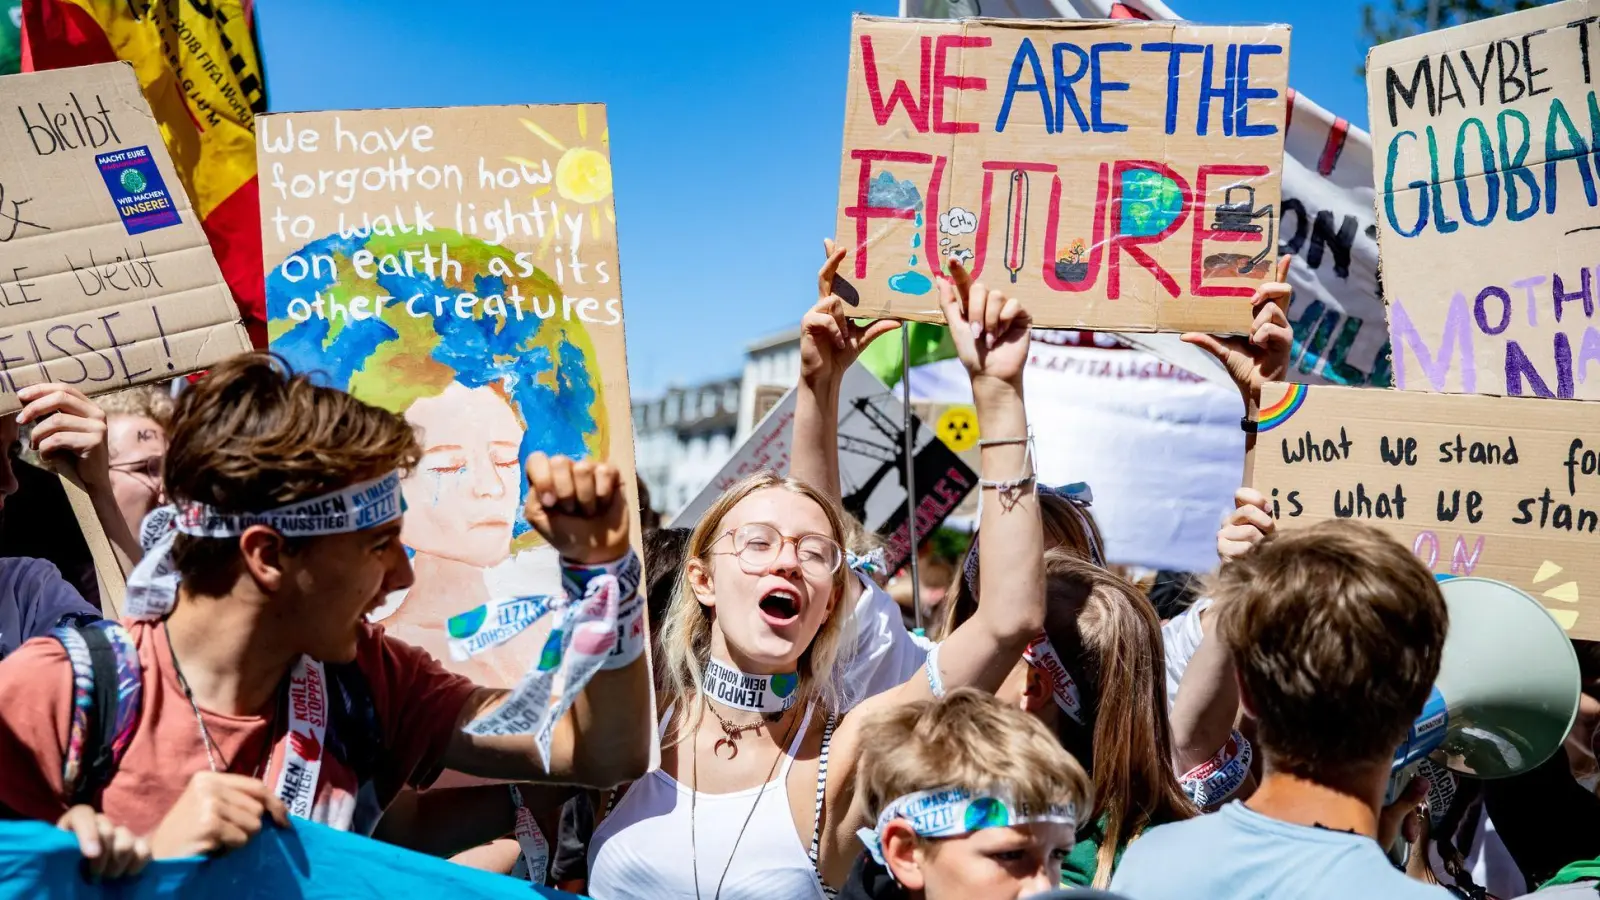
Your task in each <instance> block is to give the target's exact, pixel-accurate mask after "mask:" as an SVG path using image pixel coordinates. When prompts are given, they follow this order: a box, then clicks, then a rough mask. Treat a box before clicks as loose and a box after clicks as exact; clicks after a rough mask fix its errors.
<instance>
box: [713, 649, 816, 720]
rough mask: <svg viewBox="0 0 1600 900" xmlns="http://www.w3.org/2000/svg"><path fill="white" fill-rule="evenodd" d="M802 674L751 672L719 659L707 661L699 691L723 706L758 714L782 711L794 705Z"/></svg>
mask: <svg viewBox="0 0 1600 900" xmlns="http://www.w3.org/2000/svg"><path fill="white" fill-rule="evenodd" d="M799 686H800V675H799V674H798V673H795V672H788V673H785V674H780V675H750V674H747V673H745V672H741V671H739V669H737V668H735V667H734V666H732V665H730V664H728V663H725V662H722V661H721V660H719V659H716V658H708V659H707V660H706V673H705V676H704V677H703V678H701V679H700V692H701V693H702V694H705V695H706V696H707V697H710V698H711V699H712V700H715V701H717V702H718V703H721V704H722V705H723V706H731V707H733V708H734V709H747V710H749V711H751V712H758V713H768V714H771V713H781V712H786V711H787V710H788V709H789V708H790V707H791V706H794V701H795V697H796V696H797V693H796V691H795V688H797V687H799Z"/></svg>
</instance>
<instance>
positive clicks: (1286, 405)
mask: <svg viewBox="0 0 1600 900" xmlns="http://www.w3.org/2000/svg"><path fill="white" fill-rule="evenodd" d="M1306 392H1307V391H1306V386H1305V385H1303V384H1291V385H1289V389H1288V390H1287V391H1284V392H1283V396H1282V397H1280V398H1278V402H1277V403H1274V404H1272V405H1271V406H1269V407H1267V408H1266V409H1263V410H1261V411H1260V412H1259V413H1257V414H1256V431H1257V432H1262V431H1271V430H1272V429H1274V428H1277V427H1278V426H1279V425H1282V424H1283V423H1284V422H1287V421H1289V417H1290V416H1292V415H1294V414H1295V411H1297V410H1298V409H1300V407H1301V405H1302V404H1304V403H1305V402H1306Z"/></svg>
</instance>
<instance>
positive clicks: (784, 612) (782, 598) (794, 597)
mask: <svg viewBox="0 0 1600 900" xmlns="http://www.w3.org/2000/svg"><path fill="white" fill-rule="evenodd" d="M761 615H762V617H763V618H765V619H766V620H767V623H768V624H769V625H787V624H789V623H790V622H793V621H794V620H796V619H798V618H800V595H799V594H797V593H795V592H794V591H793V590H790V589H789V588H775V589H773V590H770V591H768V592H767V593H766V594H765V595H764V596H763V597H762V598H761Z"/></svg>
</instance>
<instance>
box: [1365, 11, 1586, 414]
mask: <svg viewBox="0 0 1600 900" xmlns="http://www.w3.org/2000/svg"><path fill="white" fill-rule="evenodd" d="M1597 66H1600V2H1595V0H1569V2H1566V3H1555V4H1551V5H1549V6H1543V7H1539V8H1537V9H1532V10H1528V11H1526V12H1519V13H1515V14H1512V15H1507V16H1500V17H1498V18H1494V19H1486V20H1483V21H1480V22H1474V23H1471V24H1469V25H1462V26H1459V27H1456V28H1449V29H1446V30H1444V31H1436V32H1432V33H1430V34H1425V35H1422V36H1420V37H1415V38H1409V39H1407V40H1403V41H1395V42H1393V43H1390V44H1382V45H1380V46H1378V47H1375V48H1373V50H1372V52H1371V54H1370V55H1369V56H1368V58H1367V90H1368V102H1369V103H1370V104H1371V116H1372V148H1373V154H1374V157H1375V158H1374V160H1373V162H1374V166H1373V173H1374V179H1375V181H1376V184H1375V193H1376V195H1377V207H1378V208H1377V217H1378V232H1379V253H1380V255H1381V260H1382V267H1383V288H1384V294H1385V295H1386V299H1387V300H1388V302H1389V332H1390V338H1391V340H1392V343H1393V346H1394V380H1395V386H1396V387H1398V388H1401V389H1402V390H1414V391H1445V392H1451V393H1467V394H1472V393H1478V394H1502V395H1509V396H1519V395H1520V396H1528V397H1577V398H1580V399H1585V400H1597V399H1600V380H1597V381H1596V382H1595V383H1593V384H1590V383H1588V381H1587V378H1586V377H1585V376H1586V375H1588V374H1589V366H1590V364H1591V363H1597V362H1600V330H1597V329H1596V328H1595V327H1594V326H1595V301H1596V299H1597V293H1600V285H1596V284H1595V281H1596V279H1597V278H1600V270H1596V268H1595V263H1596V262H1597V259H1596V253H1595V246H1596V238H1597V236H1600V185H1597V184H1596V180H1597V178H1600V172H1596V171H1595V169H1596V166H1597V164H1600V160H1597V159H1596V158H1595V156H1594V153H1595V152H1596V149H1597V148H1596V146H1595V144H1596V142H1597V140H1600V106H1597V104H1596V99H1595V97H1596V95H1595V84H1596V79H1600V67H1597Z"/></svg>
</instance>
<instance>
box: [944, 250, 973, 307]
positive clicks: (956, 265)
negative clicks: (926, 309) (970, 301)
mask: <svg viewBox="0 0 1600 900" xmlns="http://www.w3.org/2000/svg"><path fill="white" fill-rule="evenodd" d="M947 262H948V263H949V269H950V284H951V286H953V287H954V288H955V289H956V296H958V297H960V298H961V299H962V300H965V299H966V297H967V294H969V293H971V291H972V273H970V272H968V271H967V267H966V266H964V265H962V264H961V260H959V259H956V258H955V257H953V256H952V257H950V258H949V260H947ZM963 305H965V304H963Z"/></svg>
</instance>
